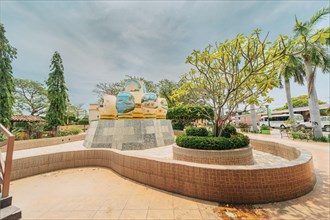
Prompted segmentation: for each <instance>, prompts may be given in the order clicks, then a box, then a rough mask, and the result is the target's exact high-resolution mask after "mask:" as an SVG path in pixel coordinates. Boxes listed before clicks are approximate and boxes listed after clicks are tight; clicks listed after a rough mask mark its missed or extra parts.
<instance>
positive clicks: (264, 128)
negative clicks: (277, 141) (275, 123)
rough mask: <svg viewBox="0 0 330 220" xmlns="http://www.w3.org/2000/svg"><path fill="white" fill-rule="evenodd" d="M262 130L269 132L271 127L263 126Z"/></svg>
mask: <svg viewBox="0 0 330 220" xmlns="http://www.w3.org/2000/svg"><path fill="white" fill-rule="evenodd" d="M260 130H264V131H265V130H266V131H268V130H270V127H269V126H267V125H261V127H260Z"/></svg>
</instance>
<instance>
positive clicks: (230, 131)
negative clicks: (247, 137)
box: [220, 124, 237, 138]
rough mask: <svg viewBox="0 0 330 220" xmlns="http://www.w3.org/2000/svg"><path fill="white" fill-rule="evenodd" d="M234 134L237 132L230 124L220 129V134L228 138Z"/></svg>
mask: <svg viewBox="0 0 330 220" xmlns="http://www.w3.org/2000/svg"><path fill="white" fill-rule="evenodd" d="M236 134H237V131H236V128H235V127H234V126H233V125H231V124H227V125H226V127H225V128H224V129H223V130H222V132H221V135H220V136H221V137H226V138H230V137H231V136H232V135H236Z"/></svg>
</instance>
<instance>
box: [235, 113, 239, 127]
mask: <svg viewBox="0 0 330 220" xmlns="http://www.w3.org/2000/svg"><path fill="white" fill-rule="evenodd" d="M235 124H236V126H238V124H239V114H238V112H237V111H236V114H235Z"/></svg>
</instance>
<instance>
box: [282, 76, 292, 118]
mask: <svg viewBox="0 0 330 220" xmlns="http://www.w3.org/2000/svg"><path fill="white" fill-rule="evenodd" d="M284 87H285V94H286V100H287V102H288V109H289V115H290V118H291V119H294V113H293V106H292V99H291V88H290V80H289V79H284Z"/></svg>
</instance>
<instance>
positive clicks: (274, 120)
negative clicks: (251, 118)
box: [259, 114, 304, 129]
mask: <svg viewBox="0 0 330 220" xmlns="http://www.w3.org/2000/svg"><path fill="white" fill-rule="evenodd" d="M289 117H290V116H289V114H284V115H274V116H272V117H271V118H269V124H270V127H272V128H282V129H284V128H287V127H290V125H288V124H285V121H286V120H288V119H289ZM294 119H295V120H296V122H297V124H303V123H304V117H303V116H302V115H300V114H294ZM259 123H260V126H263V125H266V126H268V116H263V117H261V119H260V122H259Z"/></svg>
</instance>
